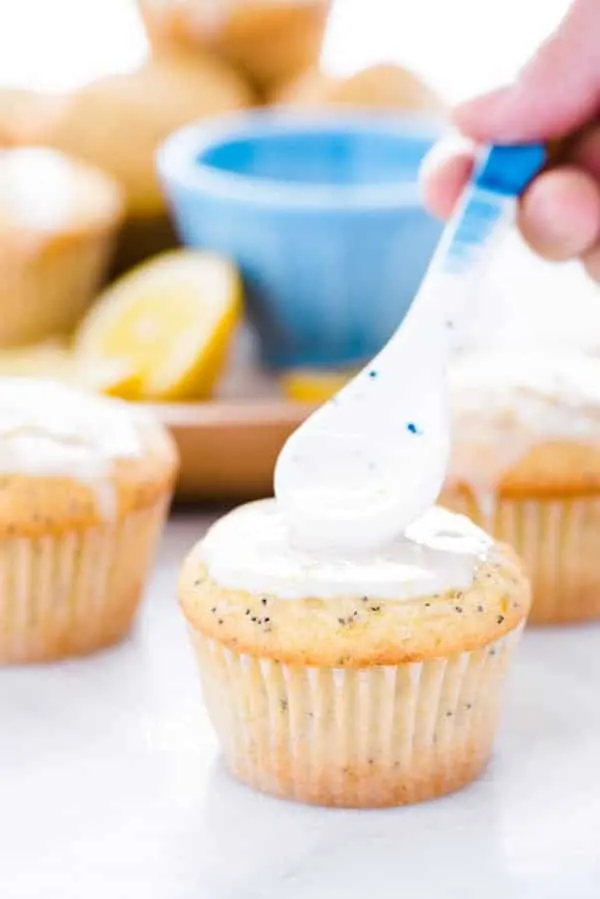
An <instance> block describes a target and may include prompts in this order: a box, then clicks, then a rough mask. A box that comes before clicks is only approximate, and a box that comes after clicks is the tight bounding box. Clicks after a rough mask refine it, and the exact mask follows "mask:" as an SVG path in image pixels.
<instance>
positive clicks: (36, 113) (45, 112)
mask: <svg viewBox="0 0 600 899" xmlns="http://www.w3.org/2000/svg"><path fill="white" fill-rule="evenodd" d="M57 102H59V101H58V100H57V98H56V97H54V96H51V95H50V94H48V95H44V94H39V93H36V92H35V91H30V90H25V89H20V88H10V87H3V88H0V147H1V148H6V147H18V146H24V145H26V144H32V143H36V141H37V139H38V135H39V134H40V132H43V130H44V129H45V127H46V124H47V122H48V121H50V120H51V118H52V116H53V114H54V108H55V105H56V103H57Z"/></svg>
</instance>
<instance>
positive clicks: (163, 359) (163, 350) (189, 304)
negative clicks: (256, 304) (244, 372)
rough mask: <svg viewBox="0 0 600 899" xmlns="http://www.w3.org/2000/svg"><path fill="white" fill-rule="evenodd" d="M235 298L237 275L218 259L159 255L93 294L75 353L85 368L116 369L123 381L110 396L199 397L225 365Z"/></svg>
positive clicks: (185, 253)
mask: <svg viewBox="0 0 600 899" xmlns="http://www.w3.org/2000/svg"><path fill="white" fill-rule="evenodd" d="M241 297H242V289H241V280H240V277H239V274H238V272H237V270H236V268H235V266H234V265H233V264H232V263H230V262H229V261H228V260H226V259H224V258H223V257H221V256H219V255H217V254H214V253H209V252H203V251H194V250H174V251H172V252H169V253H163V254H161V255H160V256H156V257H154V259H151V260H150V261H149V262H146V263H144V264H142V265H140V266H138V267H137V268H135V269H133V270H132V271H131V272H128V273H127V274H126V275H124V276H123V277H122V278H120V279H119V280H118V281H116V282H115V283H114V284H112V285H111V286H109V287H108V288H107V289H106V290H105V291H104V292H103V293H102V294H101V295H100V297H99V298H98V300H97V302H96V303H95V305H94V306H93V307H92V309H91V310H90V312H89V313H88V314H87V315H86V317H85V318H84V319H83V321H82V323H81V325H80V326H79V328H78V330H77V333H76V335H75V340H74V352H75V356H76V358H77V360H78V361H79V363H80V364H82V365H83V366H84V367H86V366H87V367H88V368H89V369H90V370H94V368H95V367H97V370H100V367H99V366H98V363H99V362H100V361H102V362H104V363H106V362H109V361H111V362H112V363H114V364H115V365H116V364H117V363H118V364H120V365H121V370H122V372H123V377H124V379H125V380H124V383H123V384H122V386H121V388H120V390H119V386H118V383H117V384H116V385H115V386H114V387H113V390H111V391H110V392H113V393H117V394H119V395H124V396H126V398H128V399H142V400H186V399H206V398H208V397H209V396H210V395H211V394H212V391H213V389H214V386H215V384H216V382H217V380H218V378H219V376H220V375H221V373H222V371H223V368H224V366H225V364H226V361H227V354H228V351H229V346H230V341H231V337H232V336H233V333H234V331H235V328H236V325H237V323H238V321H239V319H240V315H241V305H242V303H241ZM117 380H118V379H117ZM100 389H102V388H100Z"/></svg>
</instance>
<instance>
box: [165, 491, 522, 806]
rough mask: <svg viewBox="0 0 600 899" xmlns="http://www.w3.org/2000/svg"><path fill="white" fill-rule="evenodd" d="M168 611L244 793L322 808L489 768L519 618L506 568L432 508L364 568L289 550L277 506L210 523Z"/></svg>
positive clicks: (489, 544) (425, 789)
mask: <svg viewBox="0 0 600 899" xmlns="http://www.w3.org/2000/svg"><path fill="white" fill-rule="evenodd" d="M180 600H181V605H182V608H183V612H184V615H185V617H186V619H187V621H188V623H189V625H190V630H191V634H192V637H193V642H194V646H195V650H196V653H197V657H198V661H199V664H200V670H201V674H202V680H203V685H204V693H205V699H206V703H207V706H208V710H209V714H210V716H211V718H212V721H213V724H214V726H215V728H216V730H217V733H218V735H219V737H220V740H221V744H222V747H223V751H224V754H225V759H226V762H227V765H228V767H229V768H230V770H231V771H232V772H233V774H234V775H235V776H236V777H238V778H239V779H240V780H242V781H244V782H246V783H248V784H250V785H252V786H254V787H256V788H258V789H260V790H264V791H266V792H269V793H273V794H276V795H279V796H284V797H290V798H294V799H297V800H301V801H304V802H311V803H318V804H323V805H334V806H386V805H397V804H402V803H407V802H415V801H418V800H423V799H427V798H430V797H433V796H437V795H440V794H443V793H447V792H450V791H452V790H455V789H458V788H459V787H461V786H463V785H464V784H466V783H468V782H469V781H471V780H473V778H475V777H477V775H479V774H480V773H481V771H482V770H483V768H484V767H485V765H486V763H487V761H488V758H489V756H490V752H491V750H492V743H493V740H494V735H495V732H496V726H497V718H498V707H499V701H500V698H501V692H502V686H503V682H504V676H505V671H506V666H507V663H508V661H509V658H510V655H511V653H512V651H513V649H514V646H515V644H516V642H517V640H518V637H519V634H520V631H521V626H522V624H523V622H524V620H525V617H526V615H527V611H528V607H529V593H528V585H527V581H526V579H525V577H524V575H523V573H522V571H521V567H520V564H519V563H518V561H517V560H516V557H515V556H514V555H513V554H512V551H510V550H509V549H507V548H505V547H502V546H500V545H498V544H495V543H494V542H493V541H492V540H491V539H490V538H488V537H487V536H486V535H485V533H483V532H482V531H481V530H480V529H479V528H477V527H475V526H474V525H473V524H471V522H469V521H468V520H467V519H466V518H464V517H462V516H458V515H453V514H452V513H449V512H446V511H445V510H442V509H432V510H431V511H430V512H429V513H427V514H426V515H425V516H424V517H423V518H422V519H420V520H419V521H418V522H417V523H415V524H414V525H413V526H411V527H410V528H409V529H408V530H407V532H406V536H405V537H402V538H400V539H398V540H397V541H396V542H395V543H394V544H393V545H391V546H390V547H388V549H387V550H386V551H384V552H381V553H380V554H379V555H376V556H365V557H362V558H360V557H356V558H352V559H350V558H341V557H336V556H333V555H327V554H322V555H313V554H308V553H306V552H302V551H301V550H299V549H297V548H295V547H294V546H293V545H292V544H291V543H290V540H289V537H288V532H287V530H286V527H285V525H284V523H283V521H282V520H281V518H280V514H279V512H278V510H277V506H276V504H275V502H274V501H272V500H269V501H263V502H259V503H252V504H250V505H247V506H243V507H241V508H239V509H237V510H236V511H234V512H232V513H230V514H229V515H227V516H226V517H225V518H223V519H221V520H220V521H219V522H217V524H216V525H214V526H213V528H212V529H211V530H210V531H209V533H208V535H207V536H206V537H205V539H204V540H203V541H202V542H201V543H200V544H199V545H198V546H197V547H196V548H195V549H194V550H193V551H192V553H191V554H190V556H189V557H188V559H187V560H186V562H185V564H184V568H183V572H182V575H181V579H180Z"/></svg>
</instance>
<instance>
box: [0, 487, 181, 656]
mask: <svg viewBox="0 0 600 899" xmlns="http://www.w3.org/2000/svg"><path fill="white" fill-rule="evenodd" d="M166 509H167V499H165V498H161V500H160V501H159V502H157V503H155V504H154V505H153V506H150V507H148V508H146V509H143V510H139V511H136V512H131V513H129V514H128V515H127V516H125V517H124V518H123V519H121V520H120V521H117V522H114V523H107V524H105V525H102V526H98V527H90V528H87V529H85V530H83V531H79V532H78V531H66V532H64V533H62V534H56V535H46V536H43V537H36V538H28V537H14V538H6V539H0V662H4V663H6V662H27V661H45V660H49V659H55V658H62V657H65V656H70V655H78V654H81V653H86V652H90V651H92V650H94V649H97V648H100V647H101V646H106V645H108V644H110V643H113V642H115V641H116V640H118V639H119V638H120V637H122V636H123V635H124V634H125V633H126V632H127V631H128V629H129V627H130V625H131V623H132V619H133V617H134V614H135V611H136V609H137V606H138V603H139V600H140V598H141V595H142V591H143V587H144V582H145V577H146V573H147V571H148V568H149V566H150V564H151V561H152V556H153V552H154V549H155V546H156V543H157V540H158V538H159V536H160V532H161V528H162V525H163V522H164V519H165V514H166Z"/></svg>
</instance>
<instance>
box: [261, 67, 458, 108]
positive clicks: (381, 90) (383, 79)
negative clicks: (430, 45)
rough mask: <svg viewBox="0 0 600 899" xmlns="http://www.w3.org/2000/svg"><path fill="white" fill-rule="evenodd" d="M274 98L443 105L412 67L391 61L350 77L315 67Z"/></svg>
mask: <svg viewBox="0 0 600 899" xmlns="http://www.w3.org/2000/svg"><path fill="white" fill-rule="evenodd" d="M270 100H271V102H272V103H283V104H286V105H290V106H299V107H306V108H319V107H323V106H336V105H350V106H359V107H365V108H370V109H404V110H407V111H412V112H438V113H439V112H440V111H441V109H442V106H441V102H440V100H439V99H438V97H436V95H435V94H434V93H433V91H432V90H431V89H430V88H429V87H428V86H427V85H426V84H425V83H424V82H423V81H421V80H420V79H419V78H417V77H416V75H413V74H412V72H409V71H408V69H404V68H402V66H397V65H391V64H389V65H388V64H382V65H374V66H370V67H369V68H366V69H362V70H361V71H360V72H357V73H356V74H354V75H351V76H348V77H346V78H341V77H334V76H333V75H327V74H325V72H322V71H320V70H319V69H318V68H312V69H309V70H308V71H306V72H304V73H303V74H301V75H300V76H299V77H298V78H296V79H295V80H293V81H290V82H288V83H287V84H284V85H283V86H282V87H280V88H279V89H278V90H276V91H274V92H273V94H272V95H271V97H270Z"/></svg>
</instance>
